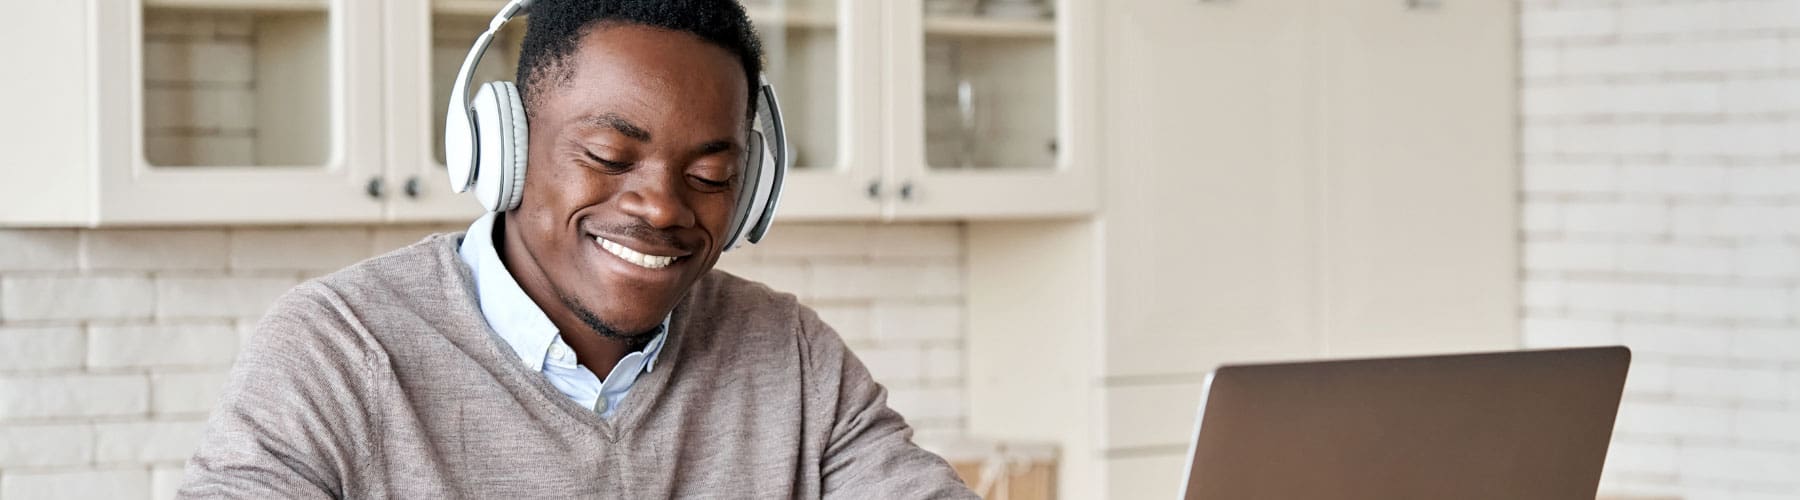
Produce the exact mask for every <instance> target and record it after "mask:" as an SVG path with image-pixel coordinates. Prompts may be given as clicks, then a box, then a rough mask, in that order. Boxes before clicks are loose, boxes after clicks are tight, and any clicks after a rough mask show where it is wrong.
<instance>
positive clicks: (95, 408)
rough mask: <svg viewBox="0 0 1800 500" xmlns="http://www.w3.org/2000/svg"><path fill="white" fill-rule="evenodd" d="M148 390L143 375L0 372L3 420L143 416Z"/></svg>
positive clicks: (1, 413) (146, 407) (0, 403)
mask: <svg viewBox="0 0 1800 500" xmlns="http://www.w3.org/2000/svg"><path fill="white" fill-rule="evenodd" d="M149 392H150V387H149V384H148V383H147V381H146V380H145V378H144V376H143V375H96V374H61V375H0V421H4V420H8V419H30V418H77V417H104V416H129V415H142V414H143V413H144V412H145V411H146V410H148V409H149V406H150V405H149V399H150V398H149ZM0 498H5V497H0Z"/></svg>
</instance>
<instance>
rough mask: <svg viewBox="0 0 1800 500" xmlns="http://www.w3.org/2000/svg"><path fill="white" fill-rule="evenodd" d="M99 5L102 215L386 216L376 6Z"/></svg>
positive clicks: (177, 1) (210, 0)
mask: <svg viewBox="0 0 1800 500" xmlns="http://www.w3.org/2000/svg"><path fill="white" fill-rule="evenodd" d="M121 7H123V8H118V9H111V8H100V9H96V10H95V18H94V22H95V31H96V35H95V38H94V44H95V45H94V47H95V48H94V50H95V54H96V56H97V58H98V64H96V65H95V68H94V71H95V74H94V81H95V82H96V86H97V91H98V95H99V96H100V100H99V104H98V106H99V109H100V110H101V112H102V113H103V116H105V115H110V116H129V117H130V118H131V119H129V120H111V121H103V122H102V123H101V124H100V126H99V128H98V130H99V140H100V142H99V144H100V149H99V152H98V158H99V161H100V164H101V165H102V166H103V167H102V168H103V172H104V173H105V175H103V177H102V179H103V181H104V182H103V183H102V196H101V202H102V203H101V212H102V213H101V215H100V217H99V219H100V220H103V221H116V222H131V221H145V222H160V223H179V222H308V221H333V222H342V221H359V220H373V219H376V218H378V217H379V215H380V205H381V201H380V198H379V196H374V195H373V194H379V193H378V191H379V189H375V188H378V187H379V186H370V185H369V183H370V182H371V181H374V180H377V179H376V178H375V176H374V173H375V172H378V171H379V170H380V161H381V158H380V148H381V143H382V141H381V139H380V137H379V135H380V134H379V129H380V126H381V110H380V107H379V101H380V95H379V88H378V82H379V78H380V62H381V53H380V51H379V50H376V49H375V47H378V46H379V44H380V40H379V38H377V36H376V35H377V34H378V32H379V27H378V26H376V24H377V23H379V22H380V16H379V14H380V8H379V7H380V6H379V5H378V4H375V3H371V2H363V1H361V0H130V1H127V2H122V6H121Z"/></svg>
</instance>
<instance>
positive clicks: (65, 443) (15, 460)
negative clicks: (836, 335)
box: [0, 423, 94, 498]
mask: <svg viewBox="0 0 1800 500" xmlns="http://www.w3.org/2000/svg"><path fill="white" fill-rule="evenodd" d="M93 460H94V427H93V426H92V425H89V424H86V423H56V424H0V468H7V467H55V466H66V465H85V464H88V463H91V462H93ZM0 498H3V497H0Z"/></svg>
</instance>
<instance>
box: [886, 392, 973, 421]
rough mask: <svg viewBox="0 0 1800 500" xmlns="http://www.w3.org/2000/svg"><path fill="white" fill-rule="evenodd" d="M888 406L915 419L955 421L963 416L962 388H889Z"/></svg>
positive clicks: (908, 417) (908, 418)
mask: <svg viewBox="0 0 1800 500" xmlns="http://www.w3.org/2000/svg"><path fill="white" fill-rule="evenodd" d="M888 405H889V406H891V407H893V409H894V411H897V412H900V414H901V415H904V416H906V419H907V420H913V419H923V420H931V419H955V418H962V415H963V389H962V387H934V388H891V387H890V388H889V389H888Z"/></svg>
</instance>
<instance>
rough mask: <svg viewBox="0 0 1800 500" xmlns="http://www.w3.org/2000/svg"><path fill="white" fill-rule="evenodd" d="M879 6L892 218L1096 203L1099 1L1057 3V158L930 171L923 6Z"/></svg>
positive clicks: (1011, 212)
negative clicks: (1020, 165) (1037, 165)
mask: <svg viewBox="0 0 1800 500" xmlns="http://www.w3.org/2000/svg"><path fill="white" fill-rule="evenodd" d="M882 4H883V5H884V6H885V7H886V10H885V12H884V15H885V16H886V21H887V22H886V24H885V27H886V32H885V37H884V41H885V44H886V49H887V50H886V51H885V54H884V56H883V60H884V65H885V66H884V68H883V69H884V73H883V74H886V75H889V76H890V78H888V79H887V81H888V82H889V86H888V88H887V89H886V90H887V92H886V93H885V99H884V103H883V104H884V106H885V108H884V110H885V111H886V113H884V114H883V116H887V117H888V118H889V119H888V120H887V123H889V124H891V125H892V126H893V127H895V128H894V129H893V130H890V131H889V134H887V141H888V149H889V155H888V160H889V163H888V164H887V169H886V178H887V179H889V181H890V182H891V183H892V184H893V185H894V186H895V187H896V189H905V191H906V192H905V193H899V192H895V193H894V194H895V196H892V197H890V203H889V204H887V205H886V206H885V207H884V208H883V211H882V212H883V216H884V217H885V218H889V219H908V220H917V219H997V218H1024V217H1032V218H1047V217H1071V216H1082V215H1088V214H1092V213H1094V211H1095V210H1096V209H1097V207H1098V205H1099V188H1098V186H1097V185H1096V184H1095V183H1096V182H1097V179H1098V159H1099V154H1098V151H1097V145H1098V142H1099V141H1097V140H1095V139H1097V138H1098V136H1099V134H1098V130H1097V129H1096V128H1095V127H1096V124H1097V123H1098V118H1099V116H1098V114H1097V113H1096V105H1095V102H1096V100H1097V99H1096V96H1097V95H1096V93H1097V92H1098V78H1097V76H1096V74H1095V68H1097V67H1098V66H1097V64H1096V59H1095V55H1096V54H1097V53H1098V52H1099V47H1098V46H1097V45H1096V44H1097V43H1098V38H1097V37H1096V34H1097V33H1098V32H1099V30H1098V25H1097V22H1098V21H1097V19H1098V17H1099V16H1098V15H1097V14H1098V12H1097V11H1096V5H1095V4H1096V3H1095V2H1088V1H1075V0H1056V2H1055V9H1056V19H1055V26H1056V30H1057V34H1056V36H1057V40H1056V44H1057V48H1056V78H1057V80H1058V82H1057V83H1058V85H1057V102H1056V105H1057V107H1058V110H1059V112H1058V113H1057V118H1056V119H1057V147H1058V149H1059V153H1058V155H1057V164H1056V165H1055V167H1054V168H1050V169H1009V170H988V171H982V170H945V169H932V168H930V167H929V166H928V165H927V162H926V158H925V137H924V136H925V134H924V123H925V121H924V120H925V116H924V99H923V95H924V78H925V77H924V57H923V56H924V36H925V26H924V24H925V23H924V6H923V3H922V1H921V0H894V1H889V2H883V3H882Z"/></svg>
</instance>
